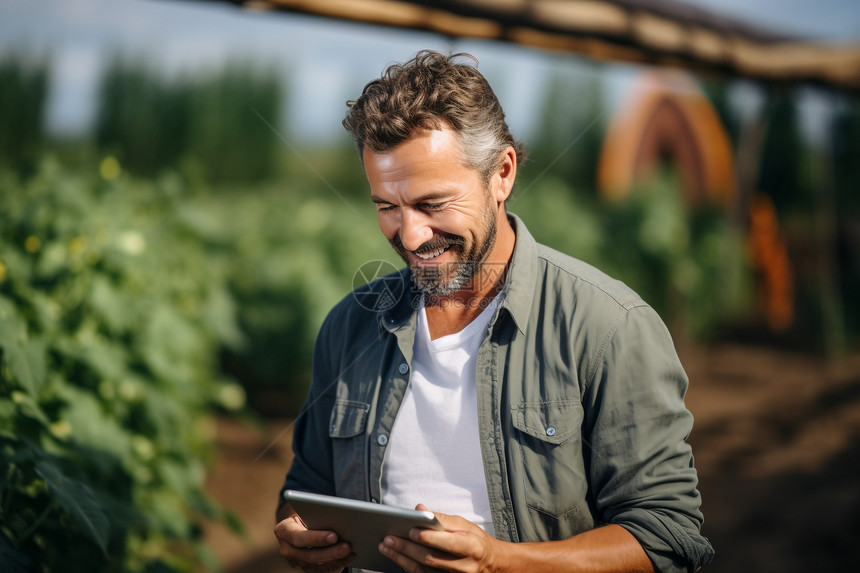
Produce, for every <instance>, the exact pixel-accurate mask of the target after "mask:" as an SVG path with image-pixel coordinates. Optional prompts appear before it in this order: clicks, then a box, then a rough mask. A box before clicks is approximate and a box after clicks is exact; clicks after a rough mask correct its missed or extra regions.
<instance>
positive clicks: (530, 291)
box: [500, 213, 538, 332]
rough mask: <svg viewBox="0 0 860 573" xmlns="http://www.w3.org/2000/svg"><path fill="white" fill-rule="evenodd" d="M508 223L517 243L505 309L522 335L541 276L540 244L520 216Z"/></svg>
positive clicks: (508, 277)
mask: <svg viewBox="0 0 860 573" xmlns="http://www.w3.org/2000/svg"><path fill="white" fill-rule="evenodd" d="M508 220H510V222H511V226H513V228H514V232H515V233H516V235H517V240H516V243H515V244H514V252H513V255H511V262H510V265H509V267H508V275H507V277H506V278H505V286H504V288H503V289H502V292H501V295H500V296H502V297H504V298H503V299H502V303H501V307H502V308H504V309H506V310H507V311H508V313H509V314H510V315H511V318H513V320H514V323H515V324H516V325H517V328H518V329H519V330H520V332H525V330H526V325H527V324H528V321H529V313H530V312H531V308H532V298H534V292H535V283H536V282H537V276H538V273H537V243H536V242H535V240H534V237H532V235H531V233H529V231H528V229H526V225H525V223H523V222H522V220H521V219H520V218H519V217H517V216H516V215H514V214H513V213H508Z"/></svg>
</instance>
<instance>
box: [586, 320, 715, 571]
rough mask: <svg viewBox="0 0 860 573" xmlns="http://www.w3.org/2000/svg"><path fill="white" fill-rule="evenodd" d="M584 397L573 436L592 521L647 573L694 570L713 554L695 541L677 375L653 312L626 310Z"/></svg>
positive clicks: (692, 478) (683, 384) (695, 505)
mask: <svg viewBox="0 0 860 573" xmlns="http://www.w3.org/2000/svg"><path fill="white" fill-rule="evenodd" d="M602 348H603V352H602V353H601V354H600V355H599V356H597V357H596V359H595V364H594V367H593V369H592V376H591V378H590V381H589V382H588V385H587V386H586V388H585V391H584V406H585V411H586V420H585V422H584V425H583V437H584V438H585V440H586V444H587V445H588V446H590V450H587V452H586V454H585V457H586V460H587V461H588V463H589V475H590V478H591V487H592V492H593V500H594V504H595V509H596V517H597V519H598V520H600V521H601V522H603V523H614V524H618V525H620V526H622V527H624V528H625V529H627V530H628V531H629V532H630V533H631V534H633V536H634V537H635V538H636V539H637V540H638V541H639V543H640V544H641V545H642V547H643V549H644V550H645V552H646V554H647V555H648V557H649V558H650V559H651V562H652V564H653V565H654V569H655V570H656V571H695V570H696V569H698V568H699V567H700V566H702V565H704V564H706V563H708V562H710V560H711V558H712V557H713V553H714V550H713V548H712V547H711V544H710V542H709V541H708V540H707V539H706V538H705V537H703V536H702V535H701V533H700V531H701V526H702V521H703V516H702V513H701V511H700V509H699V508H700V505H701V496H700V495H699V492H698V490H697V484H698V478H697V475H696V469H695V467H694V465H693V455H692V450H691V448H690V446H689V445H688V444H687V443H686V439H687V437H688V435H689V433H690V431H691V429H692V426H693V416H692V414H691V413H690V412H689V411H688V410H687V408H686V406H685V405H684V395H685V394H686V391H687V384H688V381H687V375H686V374H685V373H684V370H683V368H682V366H681V363H680V360H679V359H678V356H677V354H676V353H675V348H674V345H673V343H672V339H671V337H670V335H669V333H668V331H667V329H666V327H665V325H664V324H663V322H662V321H661V320H660V318H659V317H658V316H657V313H656V312H654V310H653V309H651V308H650V307H648V306H645V305H642V306H637V307H634V308H632V309H629V310H627V311H626V312H625V313H623V314H622V315H621V317H620V319H619V320H618V322H617V323H616V324H615V327H614V328H613V329H612V331H611V332H610V333H609V334H607V337H606V339H605V341H604V345H603V346H602Z"/></svg>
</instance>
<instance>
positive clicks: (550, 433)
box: [546, 426, 555, 437]
mask: <svg viewBox="0 0 860 573" xmlns="http://www.w3.org/2000/svg"><path fill="white" fill-rule="evenodd" d="M546 435H547V436H550V437H552V436H554V435H555V427H553V426H550V427H549V428H547V429H546Z"/></svg>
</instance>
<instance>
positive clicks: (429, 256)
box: [412, 246, 451, 261]
mask: <svg viewBox="0 0 860 573" xmlns="http://www.w3.org/2000/svg"><path fill="white" fill-rule="evenodd" d="M450 248H451V247H450V246H448V247H439V248H436V249H433V250H432V251H427V252H423V253H418V252H415V251H412V254H414V255H415V256H416V257H418V258H419V259H421V260H424V261H429V260H430V259H435V258H436V257H438V256H440V255H441V254H442V253H445V252H447V251H448V249H450Z"/></svg>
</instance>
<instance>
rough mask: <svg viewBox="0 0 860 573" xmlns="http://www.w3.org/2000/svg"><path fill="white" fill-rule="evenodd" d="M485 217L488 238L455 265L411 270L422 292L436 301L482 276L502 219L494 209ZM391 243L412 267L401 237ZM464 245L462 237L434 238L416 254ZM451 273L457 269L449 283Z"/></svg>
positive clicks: (441, 236)
mask: <svg viewBox="0 0 860 573" xmlns="http://www.w3.org/2000/svg"><path fill="white" fill-rule="evenodd" d="M481 217H482V222H483V224H484V234H485V236H486V238H485V239H484V241H483V242H481V243H480V244H478V243H476V244H474V245H472V248H471V249H470V250H469V252H468V253H465V254H464V255H463V256H461V257H458V258H457V260H456V261H455V262H453V263H447V264H445V265H439V266H431V267H427V268H422V267H418V266H415V267H412V266H410V269H411V270H412V277H413V279H414V280H415V284H416V285H418V288H420V289H421V292H422V293H423V294H424V295H426V296H436V297H439V296H449V295H452V294H454V293H456V292H458V291H461V290H463V288H464V287H466V285H468V283H469V281H471V280H472V279H473V278H474V277H475V275H476V274H478V271H479V270H480V268H481V265H482V264H483V262H484V260H485V259H486V258H487V255H488V254H489V252H490V251H491V250H492V248H493V245H494V244H495V242H496V234H497V232H498V218H497V217H496V214H495V211H493V209H492V207H489V206H488V207H486V208H484V210H483V211H482V215H481ZM390 242H391V246H392V247H394V250H395V251H397V254H399V255H400V256H401V258H403V260H404V261H405V262H406V264H409V259H408V257H407V256H406V252H407V251H406V249H405V248H404V246H403V243H402V241H401V240H400V235H395V236H394V238H393V239H391V241H390ZM464 244H465V240H464V239H463V237H460V236H458V235H440V236H434V237H433V238H432V239H430V240H429V241H427V242H426V243H424V244H423V245H421V246H420V247H418V248H417V249H415V252H416V253H421V252H431V251H433V250H436V249H438V248H439V247H443V248H445V247H449V246H451V247H452V248H460V249H462V248H463V245H464ZM449 269H453V276H451V277H450V278H448V279H446V278H445V275H446V272H445V271H446V270H449Z"/></svg>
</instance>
